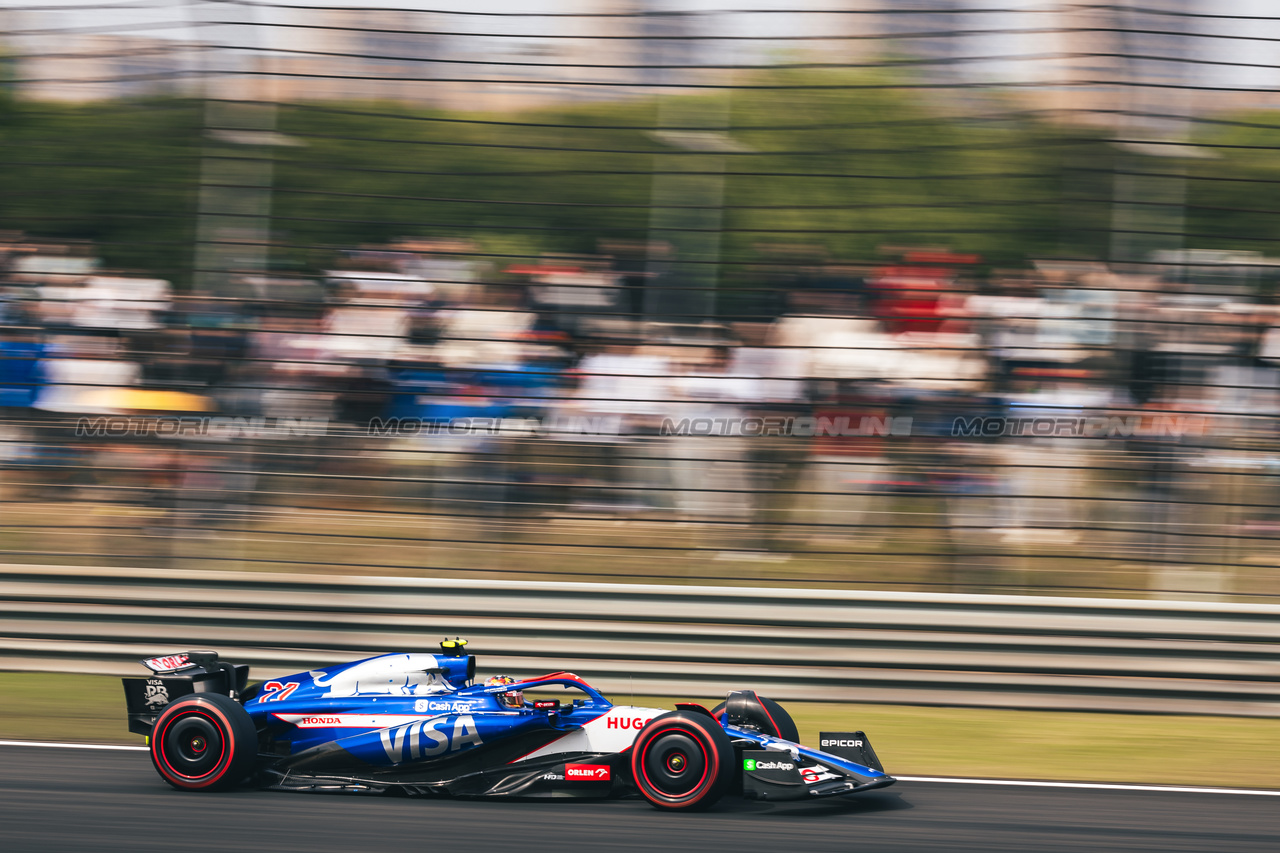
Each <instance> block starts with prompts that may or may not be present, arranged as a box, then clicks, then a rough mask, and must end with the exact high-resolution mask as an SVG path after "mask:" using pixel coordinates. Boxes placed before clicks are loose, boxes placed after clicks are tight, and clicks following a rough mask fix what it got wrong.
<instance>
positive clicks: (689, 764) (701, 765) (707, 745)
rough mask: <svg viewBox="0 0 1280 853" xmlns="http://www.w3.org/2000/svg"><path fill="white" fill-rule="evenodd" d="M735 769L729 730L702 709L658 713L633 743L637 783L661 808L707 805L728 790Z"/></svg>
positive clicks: (632, 749) (633, 760)
mask: <svg viewBox="0 0 1280 853" xmlns="http://www.w3.org/2000/svg"><path fill="white" fill-rule="evenodd" d="M734 770H735V768H734V752H733V744H732V743H730V741H729V736H728V735H726V734H725V733H724V729H722V728H721V727H720V725H719V724H718V723H717V722H716V721H715V720H713V719H711V717H708V716H706V715H704V714H690V713H685V712H683V711H674V712H672V713H669V714H663V715H662V716H659V717H654V718H653V719H652V720H650V721H649V723H648V724H647V725H646V726H645V727H644V728H642V729H641V730H640V733H639V734H638V735H636V740H635V744H634V745H633V746H632V748H631V774H632V776H633V777H634V779H635V783H636V787H637V788H639V789H640V794H641V795H642V796H643V797H644V798H645V799H646V800H648V801H649V802H650V803H651V804H652V805H654V806H655V807H657V808H660V809H685V810H688V811H696V810H700V809H705V808H709V807H710V806H712V805H714V804H715V803H716V801H718V800H719V799H720V798H721V797H722V796H724V793H725V791H726V790H728V788H729V785H730V784H731V783H732V781H733V775H734Z"/></svg>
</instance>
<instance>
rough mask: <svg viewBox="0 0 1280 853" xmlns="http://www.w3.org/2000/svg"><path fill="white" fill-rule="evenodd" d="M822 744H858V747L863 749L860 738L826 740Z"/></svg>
mask: <svg viewBox="0 0 1280 853" xmlns="http://www.w3.org/2000/svg"><path fill="white" fill-rule="evenodd" d="M822 745H823V746H856V747H858V749H861V748H862V741H860V740H824V741H823V742H822Z"/></svg>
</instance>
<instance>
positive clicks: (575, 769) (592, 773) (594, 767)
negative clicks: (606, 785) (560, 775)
mask: <svg viewBox="0 0 1280 853" xmlns="http://www.w3.org/2000/svg"><path fill="white" fill-rule="evenodd" d="M564 778H565V780H566V781H570V782H573V781H578V782H608V781H609V765H607V764H566V765H565V766H564Z"/></svg>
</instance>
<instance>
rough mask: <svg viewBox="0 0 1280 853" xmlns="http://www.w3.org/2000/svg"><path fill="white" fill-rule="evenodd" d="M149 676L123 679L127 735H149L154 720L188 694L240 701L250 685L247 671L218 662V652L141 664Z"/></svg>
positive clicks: (204, 652)
mask: <svg viewBox="0 0 1280 853" xmlns="http://www.w3.org/2000/svg"><path fill="white" fill-rule="evenodd" d="M141 663H142V665H143V666H145V667H146V668H147V669H149V670H151V672H152V674H151V675H150V676H146V677H142V678H123V679H121V681H122V682H123V683H124V701H125V708H126V710H127V712H128V715H129V731H131V732H133V733H134V734H139V735H150V734H151V729H152V728H153V727H154V726H155V723H156V719H157V718H159V716H160V713H161V712H162V711H164V709H165V707H166V706H167V705H168V704H169V703H170V702H172V701H173V700H175V699H178V698H181V697H183V696H187V695H189V694H191V693H221V694H223V695H225V696H230V697H232V698H233V699H236V698H239V697H240V695H241V694H242V693H244V692H245V688H246V687H247V686H248V684H249V667H248V666H247V665H245V664H230V663H227V662H226V661H220V660H218V653H217V652H206V651H193V652H183V653H181V654H172V655H165V656H163V657H155V658H147V659H146V660H144V661H142V662H141Z"/></svg>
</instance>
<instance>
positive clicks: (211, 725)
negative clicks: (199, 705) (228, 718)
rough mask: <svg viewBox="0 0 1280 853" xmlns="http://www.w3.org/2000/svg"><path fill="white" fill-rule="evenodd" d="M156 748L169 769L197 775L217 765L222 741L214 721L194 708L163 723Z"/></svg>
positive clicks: (223, 747)
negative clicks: (189, 712) (192, 710)
mask: <svg viewBox="0 0 1280 853" xmlns="http://www.w3.org/2000/svg"><path fill="white" fill-rule="evenodd" d="M160 748H161V751H162V753H163V757H164V760H165V764H166V765H167V766H168V767H169V769H170V770H171V771H173V773H175V774H176V775H178V776H181V777H183V778H184V779H199V778H201V777H203V776H208V775H209V774H210V773H212V772H214V771H215V770H217V769H218V766H219V765H220V764H221V763H222V758H223V755H224V754H225V752H226V741H225V739H224V738H223V735H222V730H221V729H220V728H219V727H218V725H217V723H215V722H214V721H213V720H211V719H210V718H208V717H206V716H205V715H204V714H202V713H199V712H195V713H191V714H183V715H181V716H179V717H176V718H175V719H174V720H172V721H171V722H170V723H169V725H168V726H166V727H165V731H164V734H163V735H162V742H161V744H160Z"/></svg>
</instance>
